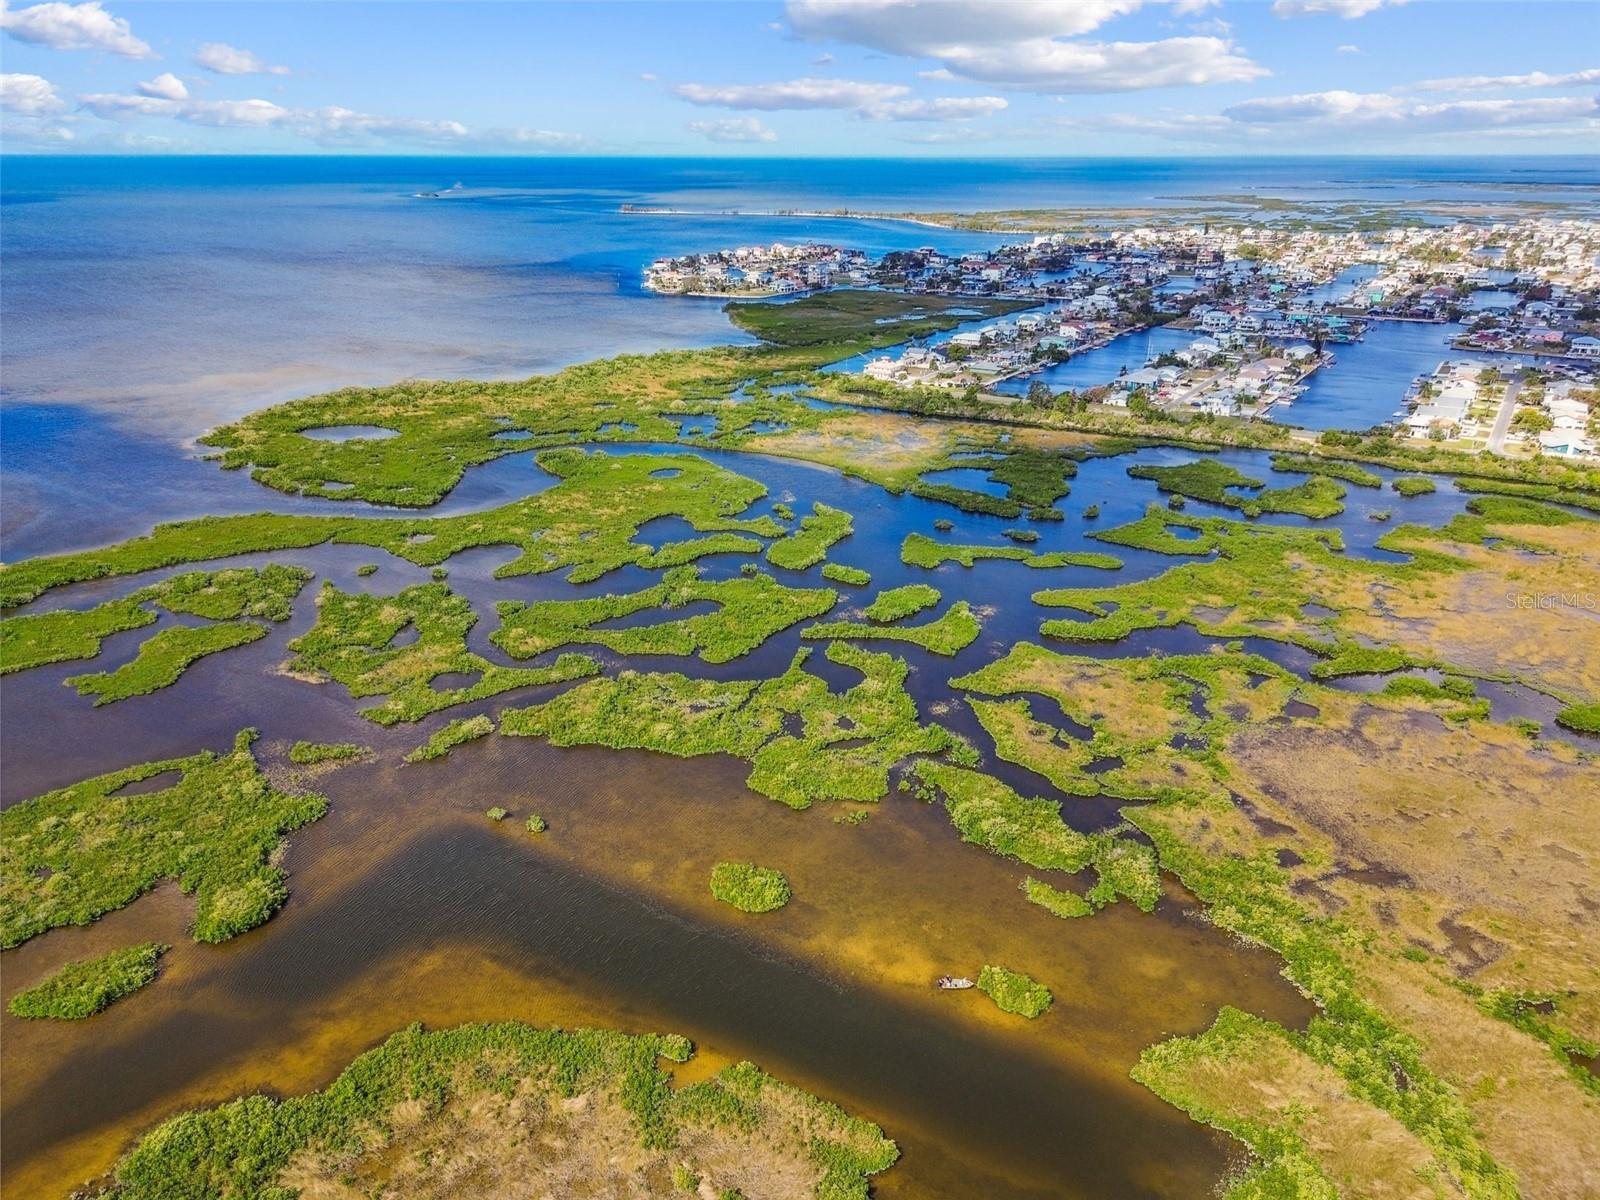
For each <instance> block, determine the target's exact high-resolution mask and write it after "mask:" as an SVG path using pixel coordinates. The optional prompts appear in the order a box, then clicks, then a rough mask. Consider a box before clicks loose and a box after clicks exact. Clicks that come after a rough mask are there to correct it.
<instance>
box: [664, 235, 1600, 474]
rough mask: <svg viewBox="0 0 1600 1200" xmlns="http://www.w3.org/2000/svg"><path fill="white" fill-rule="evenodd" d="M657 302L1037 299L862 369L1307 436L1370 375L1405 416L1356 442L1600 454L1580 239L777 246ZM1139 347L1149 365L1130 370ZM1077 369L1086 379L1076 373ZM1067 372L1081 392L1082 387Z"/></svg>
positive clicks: (1599, 275)
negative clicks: (1318, 416) (837, 297)
mask: <svg viewBox="0 0 1600 1200" xmlns="http://www.w3.org/2000/svg"><path fill="white" fill-rule="evenodd" d="M644 287H645V288H646V289H647V290H649V291H652V292H657V293H661V294H676V295H704V296H725V297H730V298H739V297H744V298H760V297H774V298H779V299H781V298H786V297H793V296H798V295H803V294H806V293H809V292H815V291H820V290H825V289H830V288H841V287H843V288H868V289H885V290H893V291H897V292H901V293H904V294H908V295H913V296H915V295H929V296H941V297H951V296H954V297H959V296H973V297H987V296H995V297H1005V298H1009V299H1018V300H1024V301H1033V302H1035V304H1036V307H1033V308H1031V309H1029V310H1027V311H1024V312H1021V313H1015V314H1013V315H1011V316H1010V317H1008V318H1005V319H1001V320H990V321H973V322H969V323H968V324H967V325H965V326H963V327H960V328H958V329H956V330H955V331H953V332H952V333H950V334H948V335H945V336H943V337H941V338H936V339H931V340H929V341H927V342H926V343H923V342H912V343H908V344H906V345H903V346H901V347H897V348H891V349H890V350H888V351H885V352H882V353H879V354H877V355H874V356H871V357H869V358H866V359H864V360H862V361H860V362H858V363H852V364H850V369H852V370H858V371H859V372H860V373H861V374H862V375H863V376H864V377H865V378H867V379H871V380H874V381H876V382H879V383H885V384H893V385H897V386H901V387H924V386H932V387H941V388H951V389H958V390H969V389H977V390H978V391H979V392H983V393H986V394H989V395H991V396H993V397H996V398H1000V399H1013V400H1014V399H1018V398H1020V397H1022V396H1023V395H1026V396H1027V397H1028V398H1030V399H1031V400H1032V401H1034V402H1043V401H1044V400H1045V399H1046V398H1048V399H1050V400H1052V401H1057V402H1061V401H1065V402H1068V403H1073V404H1093V405H1100V406H1104V407H1108V408H1128V407H1130V406H1131V407H1142V406H1145V405H1148V406H1150V407H1152V408H1154V409H1158V410H1161V411H1166V412H1172V413H1189V414H1197V413H1198V414H1208V415H1211V416H1218V417H1261V418H1271V419H1276V420H1288V421H1290V423H1294V418H1293V417H1292V416H1287V415H1285V414H1286V412H1287V410H1290V409H1291V408H1292V406H1293V405H1294V404H1295V402H1296V400H1298V399H1300V398H1301V397H1302V395H1304V394H1306V393H1307V391H1308V388H1310V387H1311V386H1312V384H1313V383H1314V382H1315V380H1316V378H1317V377H1318V375H1319V373H1323V372H1330V371H1331V372H1336V373H1338V374H1339V377H1340V378H1341V379H1353V378H1357V377H1363V378H1367V377H1370V387H1369V388H1368V389H1367V391H1368V393H1369V396H1370V395H1376V396H1377V397H1378V399H1379V401H1380V402H1381V395H1382V394H1383V393H1386V394H1387V396H1388V398H1389V402H1390V404H1391V405H1398V407H1397V408H1393V410H1392V411H1391V410H1390V409H1389V408H1385V409H1384V410H1383V411H1382V413H1381V414H1379V415H1377V416H1376V417H1375V418H1371V419H1365V420H1362V421H1355V422H1354V423H1355V424H1356V426H1357V427H1362V426H1365V425H1370V424H1387V425H1389V426H1391V427H1393V428H1395V429H1396V430H1397V431H1398V432H1400V433H1401V434H1402V435H1403V436H1409V437H1415V438H1426V439H1429V440H1434V441H1439V440H1445V441H1450V442H1453V443H1458V444H1460V445H1462V446H1463V447H1467V448H1480V449H1481V448H1492V449H1494V450H1495V451H1497V452H1509V453H1517V454H1531V453H1545V454H1562V455H1590V454H1593V453H1595V446H1596V442H1597V436H1596V434H1597V430H1596V427H1595V425H1596V417H1595V416H1594V405H1593V401H1594V398H1595V395H1596V389H1595V374H1596V371H1597V370H1600V234H1597V232H1596V230H1595V227H1594V225H1593V224H1592V223H1588V222H1582V221H1568V220H1545V219H1530V220H1522V221H1518V222H1515V223H1502V224H1473V223H1470V222H1460V223H1456V224H1452V225H1441V226H1426V225H1418V226H1408V227H1399V228H1388V229H1382V230H1375V231H1371V232H1350V231H1339V232H1329V231H1326V230H1319V229H1315V228H1305V227H1299V226H1293V225H1289V224H1284V225H1275V224H1271V223H1264V222H1263V223H1256V224H1252V225H1217V226H1212V225H1207V224H1199V225H1195V224H1171V225H1156V224H1151V225H1142V226H1137V227H1133V228H1123V229H1117V230H1114V231H1108V232H1104V233H1096V234H1094V235H1092V236H1088V237H1077V238H1075V237H1074V236H1072V235H1069V234H1065V233H1049V234H1040V235H1038V236H1035V237H1031V238H1029V239H1027V240H1023V241H1016V242H1010V243H1006V244H1002V245H998V246H995V247H994V248H992V249H989V250H986V251H969V252H966V253H961V254H955V253H946V252H942V251H940V250H939V249H937V248H936V247H934V246H922V247H918V248H916V249H912V250H895V251H890V252H888V253H885V254H883V255H882V256H880V257H877V258H873V257H871V256H869V255H868V254H866V253H865V252H863V251H861V250H859V249H851V248H846V247H840V246H834V245H826V244H820V243H804V244H788V243H782V242H774V243H773V244H771V245H767V246H761V245H755V246H740V247H736V248H732V249H721V250H711V251H706V252H702V253H697V254H691V255H685V256H679V257H672V258H659V259H657V260H655V261H654V262H652V263H651V264H650V265H649V266H648V267H647V268H646V269H645V271H644ZM1427 327H1432V328H1434V329H1436V330H1437V333H1436V334H1432V335H1428V336H1429V337H1430V338H1431V339H1432V340H1430V341H1428V342H1427V343H1426V345H1424V346H1422V348H1420V349H1419V348H1418V345H1417V339H1416V337H1415V336H1414V335H1410V334H1406V333H1405V331H1406V330H1420V329H1424V328H1427ZM1137 339H1143V344H1144V345H1145V346H1146V347H1147V348H1148V353H1147V354H1145V355H1143V356H1142V357H1136V358H1134V359H1132V360H1131V361H1130V360H1129V358H1128V355H1127V347H1129V346H1131V345H1134V344H1136V342H1137ZM1368 342H1370V343H1372V344H1371V346H1370V347H1369V346H1368V345H1367V343H1368ZM1428 346H1432V347H1435V349H1434V350H1433V351H1432V352H1431V353H1430V352H1429V350H1428V349H1427V347H1428ZM1396 347H1398V349H1396ZM1101 358H1104V360H1105V361H1106V363H1107V366H1106V368H1105V369H1104V370H1103V371H1102V372H1100V373H1099V374H1098V375H1096V374H1095V373H1094V371H1093V370H1092V369H1091V368H1090V366H1089V364H1092V363H1098V362H1099V361H1100V360H1101ZM1413 359H1414V360H1415V365H1413V366H1411V367H1410V369H1409V370H1404V369H1403V367H1404V364H1405V363H1406V362H1407V361H1408V360H1413ZM1069 363H1070V364H1076V365H1077V367H1078V368H1081V369H1079V370H1076V371H1075V372H1064V371H1063V368H1064V365H1065V364H1069ZM1397 371H1398V372H1399V373H1398V374H1396V372H1397ZM1064 373H1065V374H1070V375H1072V379H1073V381H1072V382H1071V383H1069V384H1068V385H1067V386H1065V387H1063V386H1061V383H1060V382H1059V380H1060V379H1061V377H1062V376H1063V374H1064ZM1041 389H1042V390H1041ZM1369 402H1370V401H1369ZM1502 409H1503V410H1504V411H1503V412H1502ZM1352 421H1354V418H1353V417H1352Z"/></svg>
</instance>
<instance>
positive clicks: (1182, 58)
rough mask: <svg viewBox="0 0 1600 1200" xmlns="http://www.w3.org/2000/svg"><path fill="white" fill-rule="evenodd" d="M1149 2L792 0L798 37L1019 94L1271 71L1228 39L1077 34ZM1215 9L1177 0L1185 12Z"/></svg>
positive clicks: (1126, 87)
mask: <svg viewBox="0 0 1600 1200" xmlns="http://www.w3.org/2000/svg"><path fill="white" fill-rule="evenodd" d="M1144 3H1145V0H1008V2H1007V3H1004V4H996V3H993V2H991V0H789V5H788V15H789V22H790V24H791V25H792V26H793V28H794V31H795V33H796V35H798V36H799V37H802V38H807V39H811V40H814V41H839V42H849V43H853V44H857V45H861V46H866V47H869V48H871V49H874V50H880V51H883V52H885V53H888V54H898V55H906V56H911V57H917V58H931V59H934V60H936V61H937V62H939V63H940V64H941V65H942V67H943V69H944V70H946V71H947V72H949V73H951V74H952V75H955V76H960V77H962V78H965V79H971V80H976V81H978V82H981V83H988V84H993V85H995V86H998V87H1006V88H1012V89H1015V90H1019V91H1036V92H1050V93H1059V94H1066V93H1079V92H1117V91H1131V90H1134V89H1138V88H1153V87H1171V86H1176V85H1191V84H1206V83H1239V82H1243V81H1246V80H1250V79H1256V78H1259V77H1260V76H1262V75H1265V74H1267V71H1266V70H1265V69H1264V68H1262V67H1260V66H1258V65H1256V64H1255V63H1254V62H1252V61H1251V60H1250V59H1249V57H1248V56H1247V55H1245V54H1243V53H1242V52H1240V51H1239V50H1237V49H1236V48H1235V47H1234V45H1233V43H1232V42H1231V41H1229V40H1228V39H1227V38H1225V37H1216V36H1211V37H1176V38H1165V39H1162V40H1160V41H1154V42H1088V41H1074V40H1071V39H1073V38H1077V37H1081V36H1082V35H1083V34H1086V33H1089V32H1091V31H1092V30H1095V29H1097V28H1099V27H1100V26H1101V25H1103V24H1105V23H1106V22H1107V21H1109V20H1112V19H1114V18H1116V17H1120V16H1124V15H1126V14H1128V13H1131V12H1133V11H1134V10H1136V9H1138V8H1140V7H1142V6H1143V4H1144ZM1205 7H1207V4H1206V3H1203V2H1202V0H1178V3H1177V4H1176V5H1175V8H1176V11H1178V12H1179V13H1182V14H1190V13H1194V12H1197V11H1200V10H1201V9H1203V8H1205Z"/></svg>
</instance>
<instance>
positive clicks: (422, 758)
mask: <svg viewBox="0 0 1600 1200" xmlns="http://www.w3.org/2000/svg"><path fill="white" fill-rule="evenodd" d="M493 732H494V721H493V720H492V719H491V718H489V717H487V716H485V715H483V714H482V713H480V714H479V715H477V716H476V717H463V718H460V719H458V720H455V721H451V722H450V723H449V724H448V725H446V726H445V727H444V728H443V729H440V730H439V731H438V732H436V733H435V734H434V735H433V736H432V737H430V738H429V739H428V740H427V741H425V742H423V743H422V745H420V746H418V747H417V748H416V749H415V750H413V751H412V752H411V753H410V754H408V755H406V761H407V762H408V763H419V762H427V761H428V760H429V759H432V758H443V757H444V756H445V755H446V754H449V753H450V751H452V750H454V749H455V748H456V747H457V746H460V745H462V744H463V743H465V742H472V741H476V740H477V739H478V738H481V737H487V736H488V735H489V734H491V733H493Z"/></svg>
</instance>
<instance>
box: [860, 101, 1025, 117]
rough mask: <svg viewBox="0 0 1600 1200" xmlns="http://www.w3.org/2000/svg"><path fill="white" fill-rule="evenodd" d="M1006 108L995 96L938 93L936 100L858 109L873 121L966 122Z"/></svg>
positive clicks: (899, 102)
mask: <svg viewBox="0 0 1600 1200" xmlns="http://www.w3.org/2000/svg"><path fill="white" fill-rule="evenodd" d="M1005 107H1006V102H1005V101H1004V100H1003V99H1001V98H1000V97H999V96H941V97H939V98H938V99H936V100H891V101H889V102H888V103H887V104H877V105H874V106H872V107H871V108H864V109H862V110H861V115H862V116H864V117H867V118H869V119H871V120H874V121H968V120H971V119H972V118H973V117H992V116H993V115H994V114H995V113H997V112H999V111H1000V110H1001V109H1003V108H1005Z"/></svg>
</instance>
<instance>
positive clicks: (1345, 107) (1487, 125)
mask: <svg viewBox="0 0 1600 1200" xmlns="http://www.w3.org/2000/svg"><path fill="white" fill-rule="evenodd" d="M1052 124H1053V125H1055V126H1056V127H1058V128H1061V129H1070V130H1073V131H1076V132H1083V133H1098V134H1106V133H1112V134H1123V135H1140V136H1147V137H1157V138H1163V139H1166V140H1170V141H1175V142H1181V143H1183V144H1184V145H1185V146H1188V147H1194V146H1221V147H1232V148H1238V147H1239V146H1241V145H1249V146H1260V147H1273V148H1278V147H1283V148H1298V147H1301V146H1304V145H1306V144H1308V143H1310V142H1314V143H1315V144H1317V145H1324V146H1334V147H1339V146H1346V145H1348V146H1356V147H1368V146H1371V145H1373V144H1374V143H1377V142H1405V141H1407V140H1414V139H1422V138H1435V137H1453V136H1462V135H1473V134H1478V135H1481V134H1484V133H1492V134H1493V135H1494V137H1495V138H1496V139H1501V138H1519V139H1521V138H1535V137H1547V138H1556V137H1566V138H1576V137H1581V136H1587V135H1588V134H1590V133H1592V132H1593V131H1594V130H1596V129H1600V100H1596V99H1594V98H1589V97H1570V98H1540V99H1527V98H1524V99H1520V100H1519V99H1497V100H1454V101H1449V102H1445V103H1424V102H1422V101H1420V100H1418V99H1416V98H1414V97H1406V96H1400V95H1392V94H1389V93H1384V92H1376V93H1360V92H1341V91H1332V92H1314V93H1309V94H1306V95H1299V96H1274V97H1265V98H1262V99H1257V100H1247V101H1245V102H1243V103H1241V104H1235V105H1232V106H1231V107H1229V108H1226V109H1224V110H1223V111H1222V112H1220V113H1209V114H1207V113H1187V112H1182V111H1180V110H1177V109H1164V110H1159V111H1157V112H1154V113H1113V114H1106V115H1096V116H1087V117H1060V118H1056V119H1055V120H1054V121H1053V122H1052Z"/></svg>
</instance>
